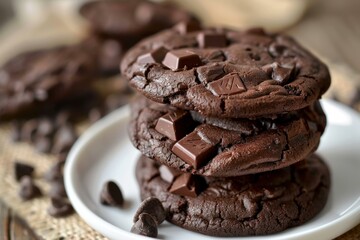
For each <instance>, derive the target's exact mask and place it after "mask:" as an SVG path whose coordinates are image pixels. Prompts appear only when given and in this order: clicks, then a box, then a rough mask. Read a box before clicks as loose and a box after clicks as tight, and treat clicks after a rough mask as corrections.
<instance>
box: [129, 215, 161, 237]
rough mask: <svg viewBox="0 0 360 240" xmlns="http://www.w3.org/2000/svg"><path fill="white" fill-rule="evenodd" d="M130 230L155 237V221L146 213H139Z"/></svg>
mask: <svg viewBox="0 0 360 240" xmlns="http://www.w3.org/2000/svg"><path fill="white" fill-rule="evenodd" d="M131 232H132V233H136V234H139V235H143V236H147V237H153V238H156V237H157V235H158V229H157V225H156V222H155V220H154V218H153V217H152V216H151V215H150V214H147V213H142V214H140V216H139V220H138V221H137V222H136V223H135V224H134V225H133V226H132V228H131Z"/></svg>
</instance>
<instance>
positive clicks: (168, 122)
mask: <svg viewBox="0 0 360 240" xmlns="http://www.w3.org/2000/svg"><path fill="white" fill-rule="evenodd" d="M193 127H194V122H193V121H192V119H191V116H190V114H189V112H187V111H183V110H176V111H173V112H170V113H167V114H165V115H164V116H162V117H161V118H159V120H158V121H157V123H156V126H155V130H156V131H158V132H159V133H161V134H163V135H165V136H167V137H168V138H170V139H171V140H173V141H177V140H179V139H181V138H182V137H184V136H185V135H186V134H187V133H189V132H190V131H191V130H192V128H193Z"/></svg>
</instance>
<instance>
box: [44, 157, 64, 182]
mask: <svg viewBox="0 0 360 240" xmlns="http://www.w3.org/2000/svg"><path fill="white" fill-rule="evenodd" d="M63 167H64V162H61V161H59V162H56V163H55V164H54V165H53V166H51V167H50V168H49V170H48V171H47V172H46V173H45V175H44V178H45V179H46V180H47V181H49V182H51V181H58V180H61V179H62V178H63Z"/></svg>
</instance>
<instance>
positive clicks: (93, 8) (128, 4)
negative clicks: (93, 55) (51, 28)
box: [80, 0, 195, 42]
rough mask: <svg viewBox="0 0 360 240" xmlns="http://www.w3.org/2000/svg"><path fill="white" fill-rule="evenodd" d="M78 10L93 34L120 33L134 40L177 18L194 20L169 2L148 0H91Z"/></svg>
mask: <svg viewBox="0 0 360 240" xmlns="http://www.w3.org/2000/svg"><path fill="white" fill-rule="evenodd" d="M80 13H81V14H82V15H83V16H84V17H85V18H86V19H87V20H88V21H89V22H90V25H91V28H92V29H93V31H94V32H95V33H97V34H102V35H106V36H111V37H124V38H125V39H124V41H125V40H128V41H127V42H134V41H138V40H140V39H141V38H143V37H145V36H148V35H151V34H154V33H156V32H158V31H160V30H163V29H166V28H169V27H172V26H173V25H175V24H176V23H178V22H181V21H189V20H195V19H194V17H193V16H192V15H190V14H189V13H187V12H186V11H184V10H182V9H179V8H178V7H176V6H175V5H173V4H170V3H161V4H159V3H153V2H149V1H139V0H131V1H114V0H108V1H92V2H88V3H86V4H84V5H83V6H82V7H81V9H80Z"/></svg>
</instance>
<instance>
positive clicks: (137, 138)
mask: <svg viewBox="0 0 360 240" xmlns="http://www.w3.org/2000/svg"><path fill="white" fill-rule="evenodd" d="M325 124H326V117H325V115H324V113H323V111H322V109H321V106H320V104H319V103H318V102H315V103H314V104H313V105H312V106H311V107H308V108H305V109H303V110H300V111H297V112H290V113H287V114H283V115H278V116H272V118H259V119H254V120H249V119H219V118H212V117H204V116H201V115H199V114H198V113H196V112H189V111H182V110H176V109H174V108H172V107H171V106H169V105H164V104H159V103H155V102H152V101H151V100H148V99H146V98H144V97H140V98H138V100H137V101H136V102H134V103H133V104H132V118H131V121H130V126H129V134H130V139H131V141H132V143H133V144H134V146H135V147H136V148H137V149H139V150H140V151H141V153H142V154H144V155H145V156H147V157H150V158H153V159H155V160H158V161H159V162H160V163H162V164H165V165H167V166H169V167H173V168H176V169H180V170H182V171H186V172H191V173H193V174H200V175H206V176H217V177H227V176H240V175H244V174H250V173H257V172H264V171H270V170H274V169H279V168H283V167H285V166H288V165H290V164H293V163H295V162H297V161H300V160H302V159H303V158H305V157H306V156H307V155H309V154H310V153H312V152H313V151H315V149H316V148H317V146H318V144H319V141H320V136H321V134H322V132H323V131H324V128H325Z"/></svg>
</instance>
